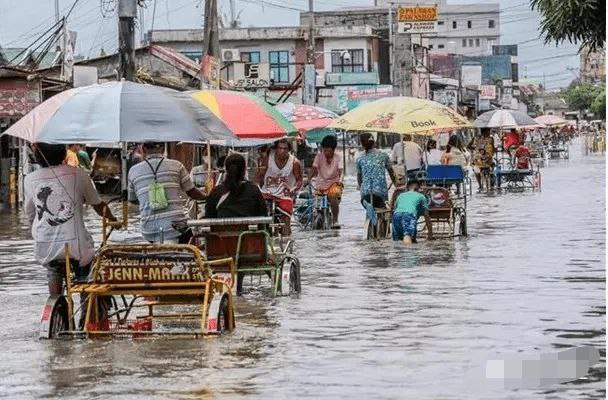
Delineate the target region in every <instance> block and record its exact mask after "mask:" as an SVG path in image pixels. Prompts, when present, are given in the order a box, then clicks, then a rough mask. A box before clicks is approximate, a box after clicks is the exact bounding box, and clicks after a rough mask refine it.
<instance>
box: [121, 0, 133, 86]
mask: <svg viewBox="0 0 608 400" xmlns="http://www.w3.org/2000/svg"><path fill="white" fill-rule="evenodd" d="M136 17H137V0H118V73H119V77H120V78H121V79H125V80H127V81H132V80H134V79H135V18H136Z"/></svg>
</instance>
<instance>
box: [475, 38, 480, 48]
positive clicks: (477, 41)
mask: <svg viewBox="0 0 608 400" xmlns="http://www.w3.org/2000/svg"><path fill="white" fill-rule="evenodd" d="M479 45H480V41H479V39H475V47H479Z"/></svg>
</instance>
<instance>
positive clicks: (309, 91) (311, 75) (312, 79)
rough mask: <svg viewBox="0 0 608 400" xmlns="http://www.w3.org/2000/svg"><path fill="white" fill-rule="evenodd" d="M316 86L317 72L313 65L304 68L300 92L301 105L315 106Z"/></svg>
mask: <svg viewBox="0 0 608 400" xmlns="http://www.w3.org/2000/svg"><path fill="white" fill-rule="evenodd" d="M316 84H317V71H316V70H315V65H314V64H306V65H305V66H304V87H303V89H304V90H302V104H309V105H314V104H315V100H316V99H315V97H316V96H315V86H316Z"/></svg>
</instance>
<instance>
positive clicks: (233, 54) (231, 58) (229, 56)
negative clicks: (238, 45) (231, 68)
mask: <svg viewBox="0 0 608 400" xmlns="http://www.w3.org/2000/svg"><path fill="white" fill-rule="evenodd" d="M222 61H224V62H235V61H240V59H239V51H238V50H237V49H224V50H222Z"/></svg>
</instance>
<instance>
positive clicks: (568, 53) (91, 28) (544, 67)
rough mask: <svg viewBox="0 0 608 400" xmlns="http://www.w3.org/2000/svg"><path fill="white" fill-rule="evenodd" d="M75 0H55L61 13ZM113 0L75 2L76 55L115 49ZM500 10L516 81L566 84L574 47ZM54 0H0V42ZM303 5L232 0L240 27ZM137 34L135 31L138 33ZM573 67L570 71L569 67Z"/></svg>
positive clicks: (517, 12) (16, 34)
mask: <svg viewBox="0 0 608 400" xmlns="http://www.w3.org/2000/svg"><path fill="white" fill-rule="evenodd" d="M73 1H74V0H59V4H60V9H61V10H62V14H64V13H65V12H67V9H69V7H70V6H71V5H72V3H73ZM115 1H117V0H78V3H77V5H76V8H75V9H74V11H73V12H72V14H71V15H70V18H69V27H70V30H74V31H77V32H78V40H77V46H76V53H77V54H81V55H83V56H85V57H87V56H91V57H93V56H96V55H98V54H99V51H100V49H101V48H102V47H103V48H104V50H105V51H106V52H111V51H114V50H115V49H116V47H117V38H116V25H117V18H116V16H115V14H113V13H112V12H111V11H108V12H106V13H105V14H106V16H105V17H104V13H103V12H102V10H104V9H106V10H110V9H111V6H112V4H113V3H114V2H115ZM146 3H147V8H146V9H145V11H144V21H143V25H144V27H145V29H142V31H146V30H149V29H150V28H151V27H152V23H154V25H153V26H154V28H155V29H166V28H171V29H180V28H181V29H185V28H200V27H201V25H202V20H203V17H202V10H203V8H202V0H156V13H155V18H154V21H153V18H152V15H153V8H154V0H147V1H146ZM218 3H219V7H220V12H221V13H222V14H224V15H226V16H228V15H229V1H228V0H218ZM448 3H449V4H458V3H461V4H467V3H482V2H480V1H474V0H448ZM499 3H500V7H501V9H505V10H504V12H503V13H502V15H501V38H500V40H501V44H519V76H520V80H523V79H525V77H526V76H527V77H528V78H529V79H532V80H537V81H539V82H541V83H542V80H543V73H544V74H545V78H544V79H545V81H546V84H547V87H548V88H558V87H560V86H566V85H568V83H569V82H570V81H571V80H572V79H573V78H574V77H575V76H576V74H578V66H579V59H578V56H577V55H576V53H577V50H578V46H576V45H571V44H567V45H560V46H558V47H556V46H555V45H547V46H545V45H543V42H542V40H541V39H539V38H538V36H539V28H538V27H539V18H538V15H537V14H536V13H535V12H532V11H531V10H530V7H529V5H528V2H525V1H522V0H502V1H499ZM54 4H55V3H54V0H0V46H3V47H20V46H27V45H28V44H30V42H31V41H32V40H33V39H34V38H35V37H36V36H37V35H38V34H40V33H42V32H44V31H45V30H46V29H48V28H49V27H50V26H51V25H52V23H53V22H54V19H55V11H54V10H55V6H54ZM372 4H373V0H315V9H316V10H332V9H336V8H346V7H353V6H367V5H372ZM307 7H308V1H307V0H263V1H260V0H236V9H237V12H238V13H240V14H239V15H240V20H241V22H242V26H279V25H282V26H289V25H298V23H299V18H298V15H299V11H298V10H305V9H306V8H307ZM139 33H140V32H138V34H139ZM569 68H570V69H571V68H574V69H575V70H574V71H571V70H569Z"/></svg>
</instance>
